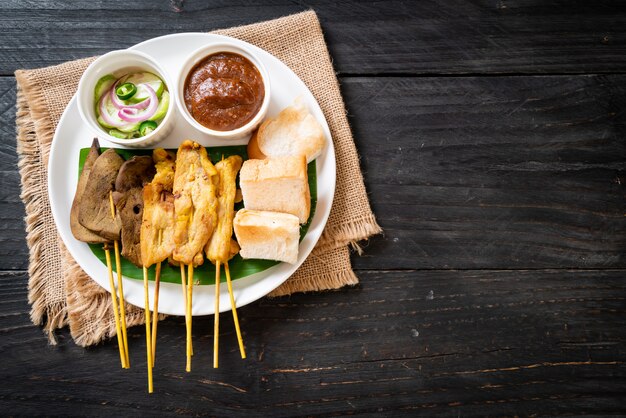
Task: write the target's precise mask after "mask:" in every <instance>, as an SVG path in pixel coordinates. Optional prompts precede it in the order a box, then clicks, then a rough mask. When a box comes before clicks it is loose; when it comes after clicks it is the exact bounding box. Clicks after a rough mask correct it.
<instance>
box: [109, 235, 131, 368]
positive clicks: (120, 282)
mask: <svg viewBox="0 0 626 418" xmlns="http://www.w3.org/2000/svg"><path fill="white" fill-rule="evenodd" d="M113 246H114V249H115V269H116V270H117V286H118V288H119V291H120V321H121V324H120V326H121V327H122V340H123V342H124V355H125V358H126V368H127V369H128V368H130V357H129V356H128V335H127V333H126V301H125V300H124V284H123V282H124V281H123V280H122V262H121V260H120V259H121V256H120V246H119V243H118V242H117V240H116V241H113Z"/></svg>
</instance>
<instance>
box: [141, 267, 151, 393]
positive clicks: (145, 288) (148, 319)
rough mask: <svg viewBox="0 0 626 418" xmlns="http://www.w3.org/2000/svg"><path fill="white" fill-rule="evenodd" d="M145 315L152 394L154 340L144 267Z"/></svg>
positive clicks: (149, 388)
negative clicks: (151, 330) (151, 334)
mask: <svg viewBox="0 0 626 418" xmlns="http://www.w3.org/2000/svg"><path fill="white" fill-rule="evenodd" d="M143 293H144V305H145V306H144V314H145V317H146V352H147V354H148V393H152V391H153V387H152V365H153V362H152V338H151V337H150V293H149V291H148V268H147V267H146V266H143Z"/></svg>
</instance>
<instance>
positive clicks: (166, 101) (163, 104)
mask: <svg viewBox="0 0 626 418" xmlns="http://www.w3.org/2000/svg"><path fill="white" fill-rule="evenodd" d="M169 106H170V94H169V92H168V91H167V90H166V91H164V92H163V95H162V96H161V101H160V102H159V106H158V107H157V109H156V111H155V112H154V115H152V117H151V118H150V119H151V120H155V121H157V120H160V119H163V118H164V117H165V114H166V113H167V108H168V107H169Z"/></svg>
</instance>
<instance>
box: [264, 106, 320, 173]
mask: <svg viewBox="0 0 626 418" xmlns="http://www.w3.org/2000/svg"><path fill="white" fill-rule="evenodd" d="M256 142H257V143H258V148H259V150H260V151H261V153H263V154H265V155H267V156H268V157H282V156H285V155H299V154H304V155H306V162H307V163H310V162H311V161H313V160H314V159H316V158H317V157H319V155H320V154H321V153H322V150H323V149H324V145H325V144H326V136H325V135H324V130H323V129H322V125H320V123H319V122H318V121H317V120H316V119H315V117H314V116H313V115H312V114H311V113H310V112H309V110H308V109H307V108H306V106H305V104H304V101H303V100H302V99H301V98H300V97H299V98H298V99H296V101H295V102H294V103H293V105H291V106H289V107H286V108H285V109H283V110H282V111H281V112H280V113H279V114H278V116H276V118H274V119H267V120H266V121H265V122H263V123H262V124H261V126H260V127H259V131H258V133H257V137H256Z"/></svg>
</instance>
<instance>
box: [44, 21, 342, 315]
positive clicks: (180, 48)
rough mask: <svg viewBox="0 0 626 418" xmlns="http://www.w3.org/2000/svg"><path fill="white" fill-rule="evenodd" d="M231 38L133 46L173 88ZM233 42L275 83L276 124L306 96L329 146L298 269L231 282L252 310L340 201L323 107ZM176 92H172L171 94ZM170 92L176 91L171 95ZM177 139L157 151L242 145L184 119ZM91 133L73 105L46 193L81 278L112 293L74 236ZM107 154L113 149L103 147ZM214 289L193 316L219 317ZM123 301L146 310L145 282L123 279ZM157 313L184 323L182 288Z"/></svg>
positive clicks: (207, 288)
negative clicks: (203, 55) (197, 57)
mask: <svg viewBox="0 0 626 418" xmlns="http://www.w3.org/2000/svg"><path fill="white" fill-rule="evenodd" d="M225 38H226V37H224V36H220V35H211V34H204V33H181V34H175V35H167V36H162V37H159V38H154V39H151V40H148V41H146V42H142V43H140V44H138V45H135V46H133V47H132V48H131V49H136V50H139V51H142V52H145V53H146V54H149V55H151V56H152V57H153V58H154V59H156V60H157V61H158V62H159V63H160V65H161V66H162V68H163V69H164V70H165V71H166V72H167V73H168V75H169V77H170V79H171V80H172V82H174V80H176V79H177V77H178V72H179V71H180V64H182V63H183V61H184V60H185V58H186V57H187V56H188V55H189V54H190V53H191V52H193V51H194V50H196V49H197V48H199V47H201V46H203V45H206V44H208V43H213V42H220V41H223V40H224V39H225ZM228 39H230V40H233V41H234V42H236V43H239V44H241V45H243V46H247V47H248V48H250V49H252V50H253V51H254V52H255V53H256V54H257V56H258V57H259V59H260V60H261V61H262V62H263V64H264V65H265V66H266V68H267V71H268V73H269V75H270V82H271V91H272V97H271V103H270V106H269V111H268V114H267V117H274V116H276V115H277V114H278V113H279V112H280V111H281V110H282V109H283V108H285V107H287V106H289V105H290V104H291V103H292V102H293V101H294V100H295V99H296V97H298V96H302V98H303V99H304V101H305V103H306V104H307V106H308V108H309V110H310V111H311V113H312V114H313V116H315V118H316V119H317V120H318V121H319V122H320V123H321V125H322V127H323V129H324V132H325V134H326V139H327V141H326V142H327V145H326V147H325V149H324V151H323V153H322V155H321V156H320V157H319V158H318V159H317V160H316V166H317V208H316V210H315V215H314V217H313V220H312V223H311V226H310V228H309V230H308V232H307V234H306V236H305V237H304V239H303V240H302V241H301V242H300V249H299V254H298V262H297V263H296V264H294V265H292V264H287V263H279V264H277V265H275V266H273V267H271V268H269V269H267V270H264V271H261V272H259V273H256V274H253V275H251V276H247V277H243V278H241V279H238V280H234V281H233V291H234V296H235V300H236V303H237V306H242V305H246V304H248V303H250V302H253V301H255V300H257V299H259V298H261V297H263V296H264V295H266V294H268V293H269V292H271V291H272V290H273V289H275V288H276V287H278V286H279V285H281V284H282V283H283V282H284V281H285V280H287V278H289V276H291V275H292V274H293V273H294V272H295V271H296V269H297V268H298V267H299V266H300V264H302V262H303V261H304V260H305V259H306V257H307V256H308V255H309V253H310V252H311V250H312V249H313V247H314V246H315V244H316V243H317V240H318V239H319V237H320V235H321V234H322V230H323V229H324V226H325V225H326V220H327V219H328V214H329V213H330V207H331V204H332V200H333V196H334V193H335V175H336V166H335V150H334V148H333V143H332V139H331V135H330V130H329V128H328V124H327V123H326V119H325V118H324V114H323V113H322V110H321V109H320V106H319V104H318V103H317V101H316V100H315V98H314V97H313V95H312V94H311V92H310V91H309V89H308V88H307V87H306V86H305V84H304V83H303V82H302V80H300V79H299V78H298V76H296V75H295V74H294V73H293V71H291V70H290V69H289V68H288V67H287V66H286V65H285V64H283V63H282V62H281V61H280V60H278V59H277V58H276V57H274V56H273V55H271V54H269V53H268V52H266V51H264V50H262V49H260V48H257V47H255V46H254V45H250V44H248V43H246V42H243V41H239V40H234V39H232V38H228ZM168 87H173V86H168ZM170 90H172V88H170ZM176 117H177V122H176V126H175V127H174V129H173V131H172V133H171V134H170V135H169V136H168V137H167V138H166V139H165V140H164V141H163V142H160V143H159V144H158V146H159V147H164V148H177V147H178V146H179V144H180V143H181V142H182V141H183V140H184V139H193V140H195V141H197V142H199V143H200V144H202V145H204V146H207V147H211V146H224V145H241V144H245V143H247V139H245V140H243V141H232V140H230V141H229V140H223V139H212V138H209V137H205V136H203V135H202V134H201V133H200V132H198V131H197V130H196V129H195V128H193V127H192V126H191V125H189V124H188V123H187V122H186V121H185V120H184V118H183V117H182V116H180V114H177V116H176ZM92 137H93V135H92V133H91V131H90V130H89V128H88V127H87V125H86V124H84V123H83V122H82V120H81V118H80V115H79V113H78V108H77V105H76V97H74V98H72V100H71V101H70V103H69V104H68V106H67V108H66V109H65V111H64V112H63V116H62V117H61V120H60V121H59V125H58V127H57V130H56V132H55V135H54V140H53V142H52V147H51V151H50V159H49V164H48V193H49V196H50V206H51V208H52V215H53V216H54V220H55V222H56V225H57V229H58V231H59V234H60V235H61V238H62V239H63V242H64V243H65V245H66V246H67V248H68V250H69V251H70V253H71V254H72V256H73V257H74V259H75V260H76V261H77V262H78V263H79V264H80V266H81V267H82V268H83V270H84V271H85V272H86V273H87V274H88V275H89V276H91V277H92V278H93V280H95V281H96V282H98V283H99V284H100V286H102V287H104V288H105V289H107V290H110V289H109V281H108V272H107V268H106V266H105V265H103V264H102V262H100V260H98V258H97V257H96V256H95V255H94V254H93V253H92V252H91V249H90V248H89V246H88V245H87V244H85V243H83V242H80V241H77V240H76V239H75V238H74V236H73V235H72V233H71V230H70V207H71V205H72V200H73V199H74V193H75V191H76V183H77V181H78V158H79V152H80V149H81V148H87V147H89V146H90V145H91V140H92ZM100 145H101V146H102V147H114V144H111V143H109V142H107V141H104V140H101V141H100ZM220 291H221V293H220V311H227V310H230V300H229V296H228V289H227V286H221V287H220ZM214 293H215V288H214V285H204V286H195V287H194V297H193V309H192V310H193V315H209V314H213V313H214V310H215V305H214V303H215V299H214ZM153 294H154V283H153V282H150V298H151V299H150V304H151V305H152V303H153V301H152V297H153ZM124 295H125V298H126V301H127V302H129V303H132V304H133V305H136V306H141V307H143V304H144V292H143V282H142V281H140V280H134V279H129V278H124ZM159 312H161V313H166V314H171V315H184V313H185V309H184V306H183V300H182V291H181V287H180V285H179V284H173V283H164V282H162V283H161V287H160V296H159Z"/></svg>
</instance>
